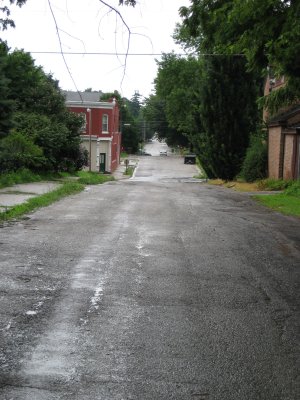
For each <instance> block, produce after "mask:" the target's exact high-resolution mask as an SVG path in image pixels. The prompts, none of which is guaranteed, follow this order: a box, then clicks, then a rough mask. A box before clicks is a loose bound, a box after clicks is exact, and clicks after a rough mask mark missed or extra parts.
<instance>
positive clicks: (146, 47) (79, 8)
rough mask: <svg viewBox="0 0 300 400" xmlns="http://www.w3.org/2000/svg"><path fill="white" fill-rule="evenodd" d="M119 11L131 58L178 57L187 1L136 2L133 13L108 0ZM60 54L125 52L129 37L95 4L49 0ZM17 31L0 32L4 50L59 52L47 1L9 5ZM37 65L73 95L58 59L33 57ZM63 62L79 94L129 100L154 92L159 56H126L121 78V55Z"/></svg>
mask: <svg viewBox="0 0 300 400" xmlns="http://www.w3.org/2000/svg"><path fill="white" fill-rule="evenodd" d="M106 2H107V3H109V4H110V5H112V6H113V7H115V8H117V9H118V10H119V11H120V12H121V14H122V16H123V18H124V20H125V22H126V23H127V25H128V26H129V28H130V30H131V32H132V35H131V39H130V49H129V53H155V54H157V53H159V54H160V53H161V52H165V53H168V52H171V51H172V50H174V51H175V52H179V53H182V50H181V49H180V47H178V46H176V45H175V43H174V41H173V39H172V37H171V35H172V34H173V31H174V28H175V24H176V22H180V17H179V15H178V9H179V8H180V7H181V6H189V5H190V0H138V2H137V3H138V4H137V5H136V7H135V8H132V7H125V6H123V7H118V0H106ZM51 4H52V8H53V12H54V14H55V17H56V20H57V24H58V27H59V28H60V30H61V31H60V36H61V41H62V45H63V50H64V51H66V52H83V53H84V52H101V53H103V52H108V53H116V52H118V53H126V48H127V40H128V32H127V29H126V27H125V26H124V24H122V22H121V20H120V18H116V14H115V13H113V12H110V13H108V8H107V7H105V6H103V5H102V4H101V3H100V2H99V0H51ZM10 8H11V12H12V14H11V18H12V19H13V20H14V21H15V24H16V28H15V29H13V28H9V29H8V30H7V31H4V32H2V33H1V37H2V39H4V40H7V42H8V45H9V46H10V47H11V48H12V49H14V48H18V49H24V50H25V51H28V52H35V51H37V52H39V51H60V47H59V41H58V36H57V33H56V28H55V24H54V20H53V17H52V14H51V11H50V8H49V5H48V0H27V3H26V4H25V5H24V6H23V7H22V8H20V9H19V8H17V7H14V6H11V7H10ZM32 56H33V58H34V59H35V60H36V64H37V65H41V66H42V67H43V69H44V71H45V72H51V73H53V76H54V78H55V79H57V80H59V83H60V87H61V88H62V89H67V90H76V89H75V87H74V85H73V83H72V80H71V78H70V76H69V74H68V72H67V69H66V67H65V64H64V62H63V59H62V56H61V55H60V54H35V53H32ZM65 57H66V61H67V64H68V66H69V69H70V71H71V73H72V76H73V78H74V81H75V83H76V85H77V88H78V89H79V90H84V89H86V88H89V87H91V88H92V89H93V90H102V91H103V92H111V91H113V90H118V91H119V92H120V93H121V94H122V95H123V96H125V97H127V98H131V97H132V95H133V94H134V92H135V91H139V93H140V94H141V95H142V96H145V97H148V96H149V95H150V94H151V92H152V90H153V85H152V83H153V80H154V78H155V76H156V72H157V67H156V62H155V58H157V59H159V58H160V57H159V56H155V57H154V56H129V57H128V59H127V68H126V72H125V77H124V80H123V83H122V78H123V73H124V61H125V57H124V56H119V57H117V56H116V55H110V56H108V55H88V54H85V55H66V56H65Z"/></svg>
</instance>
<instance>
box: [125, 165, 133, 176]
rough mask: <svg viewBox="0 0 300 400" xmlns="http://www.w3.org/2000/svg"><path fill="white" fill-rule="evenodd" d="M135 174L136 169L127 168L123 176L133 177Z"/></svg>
mask: <svg viewBox="0 0 300 400" xmlns="http://www.w3.org/2000/svg"><path fill="white" fill-rule="evenodd" d="M133 172H134V167H127V168H126V170H125V172H124V173H123V175H129V176H132V175H133Z"/></svg>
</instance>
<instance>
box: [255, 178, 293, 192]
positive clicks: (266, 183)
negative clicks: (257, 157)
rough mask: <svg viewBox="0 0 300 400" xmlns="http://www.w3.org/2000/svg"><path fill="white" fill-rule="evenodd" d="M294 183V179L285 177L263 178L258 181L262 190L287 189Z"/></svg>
mask: <svg viewBox="0 0 300 400" xmlns="http://www.w3.org/2000/svg"><path fill="white" fill-rule="evenodd" d="M292 184H293V181H286V180H284V179H272V178H268V179H263V180H261V181H259V182H258V183H257V186H258V188H259V189H260V190H285V189H287V188H288V187H289V186H291V185H292Z"/></svg>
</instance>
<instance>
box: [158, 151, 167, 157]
mask: <svg viewBox="0 0 300 400" xmlns="http://www.w3.org/2000/svg"><path fill="white" fill-rule="evenodd" d="M159 155H160V156H167V155H168V152H167V150H161V151H160V152H159Z"/></svg>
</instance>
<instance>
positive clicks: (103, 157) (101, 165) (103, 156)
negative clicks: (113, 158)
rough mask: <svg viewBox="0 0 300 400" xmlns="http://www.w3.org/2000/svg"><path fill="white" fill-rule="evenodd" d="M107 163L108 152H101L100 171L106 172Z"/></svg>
mask: <svg viewBox="0 0 300 400" xmlns="http://www.w3.org/2000/svg"><path fill="white" fill-rule="evenodd" d="M105 164H106V154H105V153H100V161H99V171H100V172H103V173H104V172H105V170H106V168H105Z"/></svg>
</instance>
